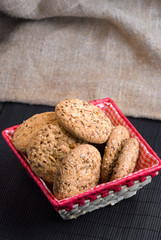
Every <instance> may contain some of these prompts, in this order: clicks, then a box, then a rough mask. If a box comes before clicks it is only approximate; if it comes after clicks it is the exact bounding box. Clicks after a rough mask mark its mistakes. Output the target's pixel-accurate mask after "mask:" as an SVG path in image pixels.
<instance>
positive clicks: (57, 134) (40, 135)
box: [26, 119, 82, 183]
mask: <svg viewBox="0 0 161 240" xmlns="http://www.w3.org/2000/svg"><path fill="white" fill-rule="evenodd" d="M80 144H82V141H81V140H79V139H77V138H75V137H73V136H72V135H71V134H69V133H68V132H67V131H66V130H64V129H63V128H62V127H61V126H60V125H59V123H58V122H57V120H56V119H55V121H54V122H51V123H47V124H45V125H43V126H42V127H41V128H39V129H38V130H37V132H35V134H34V135H33V136H32V139H31V140H30V144H29V146H28V148H27V149H26V153H27V156H28V160H29V165H30V166H31V169H32V170H33V171H34V172H35V174H36V175H37V176H38V177H40V178H42V179H43V180H44V181H46V182H48V183H53V179H54V175H55V173H56V172H57V169H58V168H59V163H60V162H61V160H62V159H63V158H65V157H66V155H67V154H68V153H70V151H71V150H72V149H74V148H75V147H77V146H78V145H80Z"/></svg>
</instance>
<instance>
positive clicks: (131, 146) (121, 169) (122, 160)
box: [111, 138, 139, 181]
mask: <svg viewBox="0 0 161 240" xmlns="http://www.w3.org/2000/svg"><path fill="white" fill-rule="evenodd" d="M138 156H139V142H138V141H137V139H136V138H130V139H128V140H127V141H126V143H125V145H124V147H123V149H122V151H121V153H120V155H119V157H118V160H117V163H116V166H115V168H114V169H113V173H112V177H111V181H112V180H114V179H117V178H122V177H125V176H126V175H128V174H129V173H132V172H133V171H134V169H135V166H136V163H137V159H138Z"/></svg>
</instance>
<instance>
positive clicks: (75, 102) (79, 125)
mask: <svg viewBox="0 0 161 240" xmlns="http://www.w3.org/2000/svg"><path fill="white" fill-rule="evenodd" d="M55 113H56V117H57V119H58V121H59V123H60V124H61V125H62V126H63V127H64V128H65V129H66V130H67V131H69V132H70V133H71V134H73V135H75V136H76V137H78V138H80V139H82V140H84V141H86V142H89V143H99V144H101V143H104V142H106V141H107V139H108V137H109V135H110V132H111V128H112V124H111V121H110V120H109V118H108V117H107V116H106V115H105V113H104V112H103V111H102V110H101V109H99V108H98V107H96V106H94V105H93V104H89V103H87V102H85V101H83V100H79V99H67V100H64V101H61V102H60V103H59V104H58V105H57V106H56V109H55Z"/></svg>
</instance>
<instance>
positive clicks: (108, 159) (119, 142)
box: [101, 125, 129, 183]
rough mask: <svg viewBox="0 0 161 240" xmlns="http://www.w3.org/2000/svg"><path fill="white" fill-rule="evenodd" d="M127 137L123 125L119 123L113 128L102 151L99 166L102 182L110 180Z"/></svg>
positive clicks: (126, 131)
mask: <svg viewBox="0 0 161 240" xmlns="http://www.w3.org/2000/svg"><path fill="white" fill-rule="evenodd" d="M128 138H129V132H128V130H127V129H126V128H125V127H123V126H121V125H119V126H117V127H115V128H113V130H112V132H111V134H110V136H109V139H108V141H107V145H106V147H105V151H104V156H103V162H102V166H101V182H102V183H104V182H108V181H110V178H111V175H112V170H113V168H114V167H115V165H116V161H117V159H118V156H119V153H120V151H121V149H122V148H123V146H124V144H125V141H126V140H127V139H128Z"/></svg>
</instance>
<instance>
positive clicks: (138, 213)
mask: <svg viewBox="0 0 161 240" xmlns="http://www.w3.org/2000/svg"><path fill="white" fill-rule="evenodd" d="M53 109H54V108H52V107H48V106H35V105H27V104H18V103H4V104H3V103H2V104H1V109H0V126H1V130H3V129H5V128H7V127H10V126H13V125H16V124H19V123H21V122H22V121H23V120H25V119H27V118H29V117H31V116H32V115H33V114H35V113H40V112H44V111H52V110H53ZM129 120H130V121H131V122H132V124H133V125H134V126H135V127H136V129H137V130H138V131H139V132H140V133H141V135H142V136H143V137H144V138H145V140H146V141H147V142H148V143H149V145H150V146H151V147H152V148H153V149H154V151H155V152H156V153H157V154H158V156H159V157H161V121H153V120H148V119H135V118H131V117H130V118H129ZM0 146H1V148H0V149H1V150H0V239H6V240H7V239H8V240H10V239H16V240H17V239H21V240H22V239H23V240H25V239H40V240H41V239H60V240H61V239H63V240H64V239H67V240H68V239H70V240H72V239H73V240H74V239H77V240H79V239H84V240H91V239H114V240H115V239H116V240H121V239H123V240H125V239H130V240H133V239H142V240H147V239H161V175H159V176H157V177H155V178H154V179H153V180H152V183H150V184H149V185H147V186H146V187H144V188H143V189H141V190H139V191H138V192H137V194H136V195H135V196H134V197H132V198H130V199H127V200H123V201H121V202H119V203H117V204H116V205H115V206H107V207H105V208H102V209H99V210H96V211H94V212H91V213H87V214H85V215H84V216H80V217H79V218H78V219H76V220H69V221H64V220H62V219H61V217H60V216H59V214H58V213H57V212H55V210H54V209H53V207H52V205H51V204H50V203H49V202H48V200H47V199H46V197H45V196H44V195H43V193H42V192H41V190H40V189H39V188H38V186H37V185H36V184H35V182H34V181H33V180H32V179H31V178H30V177H29V175H28V174H27V173H26V171H25V169H24V168H23V167H22V166H21V164H20V162H19V160H18V159H17V157H16V156H15V155H14V154H13V152H12V151H11V150H10V148H9V147H8V145H7V144H6V142H5V141H4V140H3V138H2V136H1V138H0ZM160 174H161V173H160Z"/></svg>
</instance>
